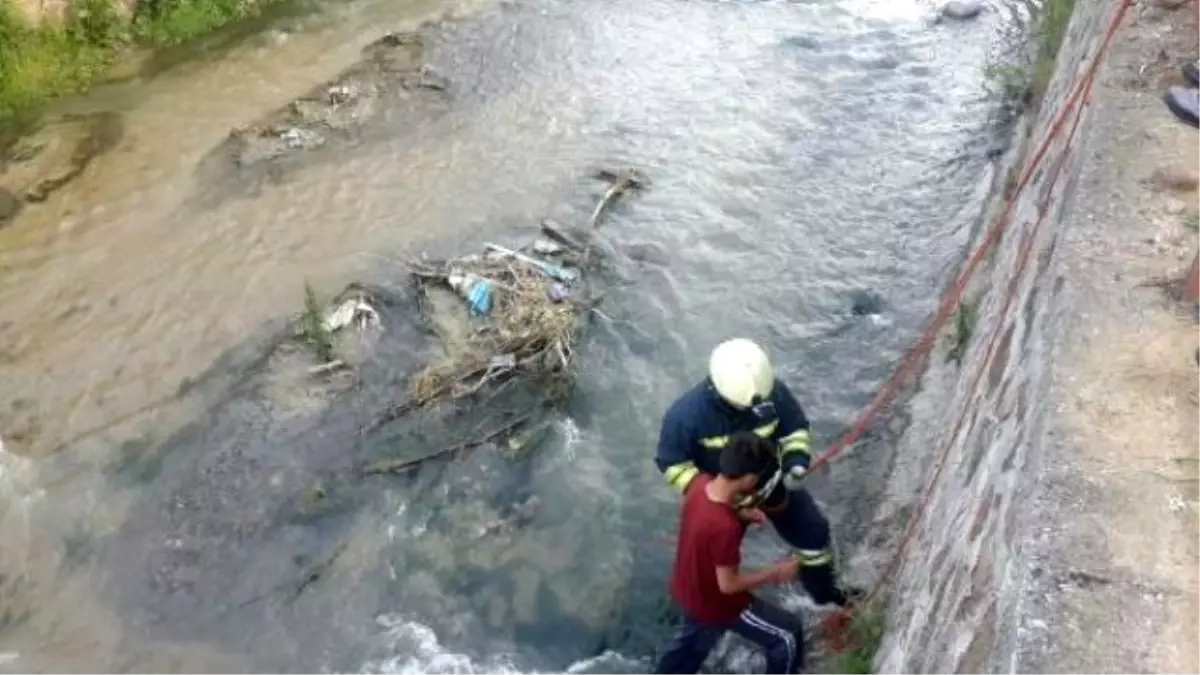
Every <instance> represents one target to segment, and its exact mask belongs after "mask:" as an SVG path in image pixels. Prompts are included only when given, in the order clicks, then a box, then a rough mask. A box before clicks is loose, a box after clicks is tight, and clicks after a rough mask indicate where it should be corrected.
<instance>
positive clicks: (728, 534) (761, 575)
mask: <svg viewBox="0 0 1200 675" xmlns="http://www.w3.org/2000/svg"><path fill="white" fill-rule="evenodd" d="M744 532H745V530H744V529H742V528H740V527H737V528H733V527H731V528H726V529H723V530H722V531H721V532H719V533H714V537H713V543H712V546H713V551H714V553H715V556H714V558H715V562H716V564H717V588H719V589H721V592H722V593H724V594H725V595H733V594H734V593H741V592H743V591H751V590H754V589H755V588H758V587H759V586H764V585H766V584H770V583H778V582H781V581H786V580H787V579H789V578H791V577H794V576H795V574H796V571H797V570H798V569H799V567H798V563H797V562H795V561H788V562H784V563H779V564H776V565H772V566H770V567H768V568H766V569H761V570H755V571H753V572H742V571H741V570H739V569H738V568H739V567H740V565H741V561H742V552H741V548H742V536H743V534H744Z"/></svg>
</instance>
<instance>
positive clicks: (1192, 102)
mask: <svg viewBox="0 0 1200 675" xmlns="http://www.w3.org/2000/svg"><path fill="white" fill-rule="evenodd" d="M1163 103H1166V104H1167V108H1168V109H1169V110H1170V111H1171V112H1172V113H1174V114H1175V116H1176V117H1178V118H1179V119H1180V120H1183V121H1184V122H1187V123H1188V124H1190V125H1192V126H1194V127H1200V119H1198V118H1197V116H1198V111H1200V89H1197V88H1196V87H1171V88H1170V89H1168V90H1167V93H1165V94H1163Z"/></svg>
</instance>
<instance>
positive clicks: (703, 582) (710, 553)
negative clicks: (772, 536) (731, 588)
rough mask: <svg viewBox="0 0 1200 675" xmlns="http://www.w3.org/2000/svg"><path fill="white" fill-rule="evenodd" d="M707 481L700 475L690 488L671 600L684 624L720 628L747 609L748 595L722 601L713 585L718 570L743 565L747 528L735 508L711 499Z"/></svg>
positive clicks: (685, 497) (685, 499)
mask: <svg viewBox="0 0 1200 675" xmlns="http://www.w3.org/2000/svg"><path fill="white" fill-rule="evenodd" d="M709 480H710V478H709V477H708V476H706V475H704V474H700V475H699V476H697V477H696V478H695V479H694V480H693V481H692V484H691V485H689V486H688V490H687V494H686V495H684V498H683V508H682V514H681V516H680V519H679V542H678V543H677V544H676V546H675V567H674V569H673V570H672V571H671V595H672V596H673V597H674V598H675V601H676V602H678V603H679V606H680V607H682V608H683V611H684V613H685V614H687V616H688V618H690V619H692V620H693V621H697V622H700V623H712V624H723V623H730V622H732V621H733V620H734V619H736V618H737V616H738V615H739V614H741V613H742V610H744V609H746V608H747V607H749V606H750V594H749V593H747V592H745V591H743V592H741V593H734V594H732V595H726V594H724V593H722V592H721V588H720V587H719V586H718V585H717V568H718V567H733V568H735V569H736V568H737V567H738V565H739V564H740V563H741V560H742V537H743V536H744V535H745V534H746V523H744V522H742V521H741V520H739V519H738V517H737V514H736V513H735V512H734V510H733V507H731V506H729V505H728V504H719V503H717V502H714V501H713V500H711V499H709V497H708V492H707V491H706V490H705V488H706V487H707V486H708V483H709Z"/></svg>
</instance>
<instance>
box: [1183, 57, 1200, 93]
mask: <svg viewBox="0 0 1200 675" xmlns="http://www.w3.org/2000/svg"><path fill="white" fill-rule="evenodd" d="M1183 76H1184V77H1186V78H1187V80H1188V82H1191V83H1192V86H1193V87H1200V67H1198V66H1197V65H1196V62H1195V61H1192V62H1191V63H1185V64H1183Z"/></svg>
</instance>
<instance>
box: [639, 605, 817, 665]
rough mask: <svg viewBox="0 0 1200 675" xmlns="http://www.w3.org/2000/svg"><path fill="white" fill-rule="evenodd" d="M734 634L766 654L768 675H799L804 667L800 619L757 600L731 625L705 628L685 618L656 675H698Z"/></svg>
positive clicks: (663, 655) (659, 662) (660, 659)
mask: <svg viewBox="0 0 1200 675" xmlns="http://www.w3.org/2000/svg"><path fill="white" fill-rule="evenodd" d="M725 631H733V632H734V633H737V634H738V635H740V636H742V637H744V638H746V639H747V640H750V641H751V642H753V643H755V644H757V645H758V646H759V647H761V648H762V649H763V651H764V652H766V655H767V672H768V673H798V672H800V668H801V666H803V665H804V632H803V625H802V624H801V622H800V617H798V616H796V615H794V614H792V613H791V612H788V611H787V610H784V609H783V608H781V607H777V606H775V605H772V604H771V603H769V602H766V601H764V600H760V599H758V598H755V599H754V601H753V602H752V603H750V607H749V608H747V609H746V611H744V612H742V613H741V614H739V615H738V618H737V619H736V620H734V621H733V623H729V624H720V625H712V624H703V623H699V622H696V621H692V620H691V619H688V618H685V619H684V622H683V625H682V626H680V628H679V632H677V633H676V634H675V637H674V638H673V639H672V640H671V642H670V643H669V644H668V645H667V647H666V649H665V650H663V653H662V654H661V655H659V657H658V665H657V666H656V667H655V669H654V672H655V673H698V672H700V666H702V665H704V659H706V658H708V653H709V652H711V651H712V649H713V647H716V646H717V641H718V640H720V639H721V636H722V635H724V634H725Z"/></svg>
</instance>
